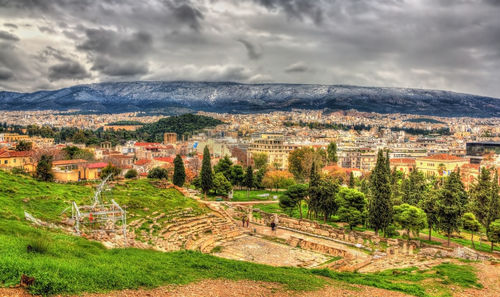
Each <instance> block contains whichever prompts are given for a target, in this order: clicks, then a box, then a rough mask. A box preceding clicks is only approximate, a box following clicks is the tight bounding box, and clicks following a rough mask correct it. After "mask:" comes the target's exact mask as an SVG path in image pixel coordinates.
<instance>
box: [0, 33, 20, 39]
mask: <svg viewBox="0 0 500 297" xmlns="http://www.w3.org/2000/svg"><path fill="white" fill-rule="evenodd" d="M0 39H3V40H8V41H19V37H17V36H16V35H14V34H12V33H9V32H7V31H0Z"/></svg>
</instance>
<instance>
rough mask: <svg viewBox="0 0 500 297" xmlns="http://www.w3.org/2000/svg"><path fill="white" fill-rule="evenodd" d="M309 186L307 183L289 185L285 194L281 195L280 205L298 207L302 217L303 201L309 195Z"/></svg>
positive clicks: (291, 207)
mask: <svg viewBox="0 0 500 297" xmlns="http://www.w3.org/2000/svg"><path fill="white" fill-rule="evenodd" d="M307 194H308V186H307V185H306V184H295V185H291V186H289V187H288V189H287V191H286V192H285V194H284V195H282V196H281V197H280V206H281V207H283V208H285V209H286V208H290V209H292V210H293V209H294V208H296V207H298V209H299V213H300V218H301V219H302V201H304V199H305V198H306V197H307Z"/></svg>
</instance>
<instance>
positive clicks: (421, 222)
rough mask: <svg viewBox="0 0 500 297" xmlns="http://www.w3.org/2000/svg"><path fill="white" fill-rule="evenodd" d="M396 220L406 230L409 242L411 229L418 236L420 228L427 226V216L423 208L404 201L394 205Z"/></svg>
mask: <svg viewBox="0 0 500 297" xmlns="http://www.w3.org/2000/svg"><path fill="white" fill-rule="evenodd" d="M394 221H395V222H396V223H398V224H399V225H400V226H401V227H402V228H403V229H405V230H406V234H407V235H408V242H410V237H411V235H410V231H413V232H414V233H415V235H417V236H418V233H419V232H420V230H422V229H424V228H425V227H426V223H427V216H426V214H425V212H424V211H423V210H422V209H420V208H418V207H416V206H413V205H410V204H407V203H403V204H401V205H396V206H394Z"/></svg>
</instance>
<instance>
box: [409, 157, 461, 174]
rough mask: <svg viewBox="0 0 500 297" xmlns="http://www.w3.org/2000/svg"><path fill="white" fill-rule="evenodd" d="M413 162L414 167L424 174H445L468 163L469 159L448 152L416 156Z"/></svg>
mask: <svg viewBox="0 0 500 297" xmlns="http://www.w3.org/2000/svg"><path fill="white" fill-rule="evenodd" d="M415 163H416V168H417V169H418V170H419V171H421V172H423V173H424V174H425V175H426V176H446V175H448V174H450V173H451V172H453V171H454V170H457V169H459V168H461V167H462V166H463V165H464V164H467V163H469V160H468V159H464V158H460V157H456V156H452V155H448V154H437V155H432V156H427V157H420V158H416V159H415Z"/></svg>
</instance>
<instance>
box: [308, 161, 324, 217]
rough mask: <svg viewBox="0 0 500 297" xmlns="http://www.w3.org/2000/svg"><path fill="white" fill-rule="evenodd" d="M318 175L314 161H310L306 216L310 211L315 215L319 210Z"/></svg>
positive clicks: (309, 214) (310, 213)
mask: <svg viewBox="0 0 500 297" xmlns="http://www.w3.org/2000/svg"><path fill="white" fill-rule="evenodd" d="M319 183H320V176H319V173H318V170H317V169H316V162H314V161H313V162H312V164H311V172H310V174H309V204H308V211H307V216H308V217H309V218H311V215H312V213H313V212H314V214H315V215H317V214H318V213H319V212H320V201H319V200H320V195H321V193H320V189H319Z"/></svg>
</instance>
